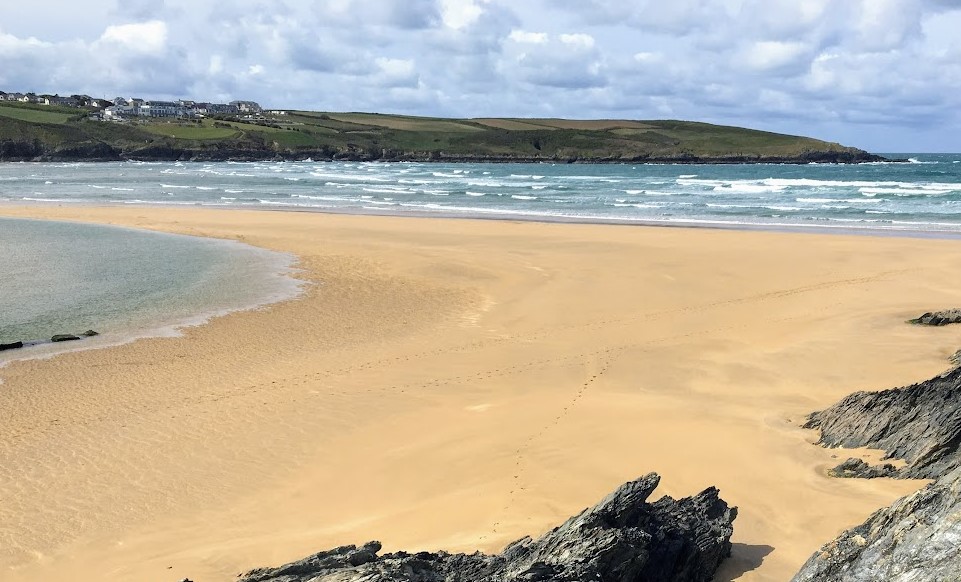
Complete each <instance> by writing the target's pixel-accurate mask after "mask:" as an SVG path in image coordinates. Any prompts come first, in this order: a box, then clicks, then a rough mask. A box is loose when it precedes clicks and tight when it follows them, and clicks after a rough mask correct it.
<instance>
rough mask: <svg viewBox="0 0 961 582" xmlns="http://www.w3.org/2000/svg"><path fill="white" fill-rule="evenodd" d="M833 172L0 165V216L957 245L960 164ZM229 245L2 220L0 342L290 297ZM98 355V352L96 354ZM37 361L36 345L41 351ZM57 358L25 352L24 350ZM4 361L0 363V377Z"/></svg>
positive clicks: (274, 258)
mask: <svg viewBox="0 0 961 582" xmlns="http://www.w3.org/2000/svg"><path fill="white" fill-rule="evenodd" d="M886 156H887V157H889V158H892V159H899V160H905V161H899V162H878V163H868V164H858V165H843V164H840V165H839V164H807V165H778V164H725V165H709V164H598V165H592V164H552V163H539V164H465V163H414V162H410V163H406V162H405V163H384V162H372V163H360V162H324V161H317V162H314V161H310V160H307V161H302V162H246V163H234V162H218V163H199V162H196V163H195V162H164V163H152V162H117V163H4V164H0V205H3V204H14V205H23V204H37V205H136V206H143V207H150V206H154V205H161V206H200V207H214V208H261V209H269V210H277V211H317V212H342V213H357V214H364V213H368V214H391V215H401V216H405V215H409V216H447V217H467V218H490V219H507V220H536V221H571V222H599V223H627V224H651V225H689V226H702V227H716V228H737V229H779V230H811V231H816V232H854V233H858V232H862V233H877V234H894V235H901V236H938V237H957V236H961V154H886ZM292 261H293V259H292V258H291V257H288V256H283V255H279V254H276V253H270V252H268V251H264V250H260V249H255V248H253V247H249V246H245V245H242V244H240V243H235V242H226V241H215V240H210V239H201V238H195V237H186V236H177V235H168V234H160V233H154V232H145V231H138V230H130V229H122V228H116V227H105V226H93V225H85V224H74V223H59V222H49V221H34V220H19V219H17V220H14V219H0V343H5V342H10V341H17V340H21V339H26V340H42V339H44V338H48V337H50V336H51V335H52V334H54V333H64V332H67V333H77V332H81V331H84V330H86V329H88V328H92V329H95V330H97V331H101V332H103V334H104V335H106V336H108V337H109V338H113V339H118V338H121V337H123V338H129V337H134V336H139V335H151V334H156V333H160V331H161V330H162V331H164V332H169V331H170V330H172V329H176V328H177V327H178V326H182V325H186V324H189V323H190V322H196V321H202V320H203V319H204V318H206V317H209V316H210V315H212V314H217V313H222V312H226V311H231V310H236V309H244V308H249V307H251V306H256V305H263V304H266V303H269V302H271V301H277V300H280V299H282V298H285V297H291V296H293V295H295V294H296V293H297V292H298V289H299V288H298V286H297V283H296V280H295V279H294V278H293V277H291V269H292ZM98 341H107V340H98ZM44 346H46V347H44ZM37 348H43V349H46V350H55V349H63V348H59V347H51V346H49V345H48V344H40V345H39V346H37V347H35V348H32V349H33V352H31V353H43V351H42V350H38V349H37ZM7 353H8V352H0V363H2V362H3V358H5V357H6V358H9V357H11V356H9V355H5V354H7Z"/></svg>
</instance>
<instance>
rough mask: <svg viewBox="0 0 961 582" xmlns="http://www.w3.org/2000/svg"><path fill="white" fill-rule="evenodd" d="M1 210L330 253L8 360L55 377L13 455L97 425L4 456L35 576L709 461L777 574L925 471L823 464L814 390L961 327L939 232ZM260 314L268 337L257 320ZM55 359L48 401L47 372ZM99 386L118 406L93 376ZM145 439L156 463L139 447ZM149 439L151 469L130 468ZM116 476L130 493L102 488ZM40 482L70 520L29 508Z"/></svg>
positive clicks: (312, 541) (424, 542) (355, 539)
mask: <svg viewBox="0 0 961 582" xmlns="http://www.w3.org/2000/svg"><path fill="white" fill-rule="evenodd" d="M9 213H14V214H21V215H34V216H40V217H47V218H49V217H53V216H59V217H69V218H72V219H75V220H89V221H94V222H102V223H113V224H124V225H128V226H135V227H139V228H151V229H156V230H167V231H176V232H182V233H183V232H186V233H191V234H196V235H201V236H219V237H223V238H234V239H235V240H242V241H245V242H248V243H250V244H253V245H255V246H260V247H265V248H270V249H272V250H284V251H286V252H293V253H295V254H297V255H298V256H299V257H301V261H302V263H301V264H302V266H303V267H304V269H305V277H306V278H307V279H308V280H314V281H317V282H321V283H322V284H321V285H312V286H310V288H309V289H308V290H307V294H306V296H305V297H304V298H303V299H301V300H297V301H293V302H287V303H283V304H279V305H276V306H273V307H269V308H267V309H265V310H261V311H257V312H244V313H236V314H232V315H230V316H227V317H224V318H218V319H217V320H215V321H212V322H210V323H208V324H207V325H204V326H202V327H198V328H191V329H188V330H186V332H185V334H184V337H183V338H170V339H160V338H157V339H148V340H141V341H138V342H134V343H133V344H128V345H125V346H120V347H117V348H111V349H108V350H98V353H92V352H84V353H79V354H68V355H64V356H61V357H58V358H56V359H54V360H50V361H46V362H34V363H31V364H17V365H16V366H11V367H10V368H8V369H4V370H2V371H0V376H6V375H7V374H8V373H9V374H11V375H12V379H11V382H10V383H9V386H10V391H11V393H4V395H3V396H4V398H8V397H11V396H12V397H14V398H19V399H20V400H19V401H18V403H19V404H24V403H33V404H34V405H35V406H34V408H32V409H28V411H27V412H26V413H25V418H23V419H15V423H14V427H13V428H12V432H6V433H4V435H3V436H4V438H3V439H0V455H3V456H4V457H7V456H8V455H13V454H14V453H16V455H15V456H13V457H7V458H20V456H21V455H28V456H26V457H25V458H27V459H46V458H48V456H49V455H50V454H51V452H52V449H51V447H53V446H54V445H55V444H63V443H64V440H63V439H65V438H67V437H68V436H70V435H74V436H78V437H82V438H80V439H79V440H78V441H77V443H76V445H74V444H72V443H71V442H70V441H67V442H68V448H73V447H74V446H77V447H79V446H81V445H86V446H91V447H92V448H93V450H94V451H99V452H101V453H103V455H104V456H103V458H102V459H100V460H98V462H96V463H90V464H89V465H77V463H76V459H73V460H71V459H70V458H69V455H66V454H57V455H55V456H54V458H53V461H51V462H49V463H45V462H41V463H39V465H40V466H39V467H38V468H35V469H33V470H32V471H27V472H26V473H24V474H29V475H30V478H29V479H26V480H25V482H19V481H18V480H17V479H15V478H13V477H12V475H14V473H13V472H12V471H15V470H16V469H17V468H24V466H23V464H22V462H20V463H13V464H12V465H9V467H10V469H9V470H10V471H11V473H8V474H5V475H4V476H3V478H0V491H7V490H8V489H7V488H9V487H15V488H16V490H17V491H18V492H19V493H18V495H17V496H16V497H15V499H16V501H17V503H18V505H17V509H16V510H14V512H13V515H20V516H22V518H23V523H20V520H17V521H11V522H10V523H16V525H14V526H13V529H11V530H10V531H15V532H17V533H19V534H21V536H22V537H23V538H25V539H32V540H33V542H32V543H33V546H31V547H32V548H34V549H33V551H34V552H35V553H36V554H39V555H40V556H41V557H40V558H39V559H37V560H36V561H35V562H30V561H28V562H27V565H22V563H21V566H20V567H18V568H17V569H14V570H8V571H9V572H10V575H11V576H12V577H11V580H17V581H19V580H35V579H45V580H56V579H61V578H62V579H66V578H67V575H66V574H67V572H66V571H69V573H70V579H81V580H82V579H88V578H89V579H94V578H97V577H98V576H99V579H103V578H107V579H117V580H133V579H144V578H146V577H148V576H152V577H154V578H156V577H157V576H158V575H159V576H166V577H168V578H171V579H179V578H181V577H184V576H190V577H192V578H201V579H204V580H207V579H223V580H227V579H230V578H231V577H232V576H233V575H235V574H237V573H239V572H240V571H241V570H244V569H246V568H247V567H254V566H262V565H266V564H271V563H281V562H283V561H285V560H286V559H292V558H297V557H299V556H301V555H303V554H307V553H309V552H311V551H313V550H314V549H316V548H317V547H327V546H330V547H333V546H335V545H338V544H340V543H359V542H362V541H366V539H368V538H370V539H373V538H381V539H382V540H383V541H385V544H386V545H387V546H388V547H389V548H390V547H400V546H406V547H407V548H409V549H412V548H417V547H424V548H425V549H441V548H443V549H451V550H461V549H462V550H468V551H471V550H474V549H486V550H495V549H500V546H502V545H503V544H504V543H506V542H509V541H511V540H513V539H515V538H517V537H520V536H521V535H525V534H535V533H538V532H539V531H540V530H539V528H543V527H546V526H548V525H550V524H552V523H554V522H556V521H557V517H560V516H566V515H568V514H570V513H572V512H574V511H577V510H579V509H580V508H582V507H583V506H584V505H586V504H587V503H588V502H591V501H592V500H593V499H594V497H596V496H597V495H599V494H601V493H603V492H605V491H606V490H607V489H609V488H610V486H611V485H612V484H617V483H619V482H622V481H623V480H624V478H625V476H626V478H634V477H636V476H637V475H639V474H643V473H646V472H647V471H654V470H656V471H658V472H660V473H661V474H662V475H664V482H663V485H664V488H665V490H664V491H663V492H664V493H675V492H686V491H690V490H698V489H699V488H704V487H707V486H709V485H718V486H719V487H720V489H721V493H722V495H723V496H724V497H725V498H726V499H729V500H731V501H732V502H733V504H735V505H738V506H739V507H740V511H741V514H740V515H741V517H739V519H738V522H737V523H736V524H735V538H734V541H735V542H736V547H735V559H734V560H732V561H731V562H730V564H729V565H728V566H727V568H728V571H727V574H726V575H727V576H728V577H729V578H732V579H733V577H734V574H736V573H737V572H736V570H737V569H741V570H744V571H746V573H745V574H744V575H743V576H742V577H741V578H740V579H743V580H778V579H786V577H787V576H784V574H787V575H788V576H789V575H790V574H792V573H793V570H791V568H792V567H793V569H794V570H796V569H797V567H798V566H799V565H800V564H801V563H803V561H804V559H806V558H807V556H808V555H809V554H810V552H811V551H813V550H814V549H816V548H817V547H818V546H819V545H820V544H822V543H824V542H825V541H827V540H828V539H830V538H831V537H833V535H835V534H836V532H839V531H841V530H842V529H844V528H845V527H848V526H850V525H852V524H854V523H857V522H859V521H861V520H863V518H864V517H866V516H867V514H868V513H870V512H871V511H873V509H876V508H878V507H881V506H882V505H886V504H887V503H889V502H890V501H891V500H893V499H894V498H895V497H897V496H899V495H900V494H903V493H905V492H907V491H910V490H913V488H916V487H918V486H919V484H918V483H908V482H887V481H877V482H867V483H862V482H851V481H839V480H831V479H828V478H827V477H825V476H823V475H822V474H821V473H823V471H822V469H823V470H826V468H827V467H828V466H829V465H830V464H831V462H832V459H831V455H832V451H824V450H820V449H818V448H817V447H814V446H811V445H810V444H809V443H810V442H812V441H813V436H814V435H811V434H809V432H808V431H803V430H801V429H800V428H799V423H801V422H802V421H803V415H805V414H806V413H807V412H810V411H812V410H815V409H818V408H820V407H823V406H824V405H827V404H830V403H831V402H833V401H834V400H836V399H837V398H838V397H840V396H844V395H846V394H847V393H850V392H853V391H854V390H857V389H872V388H875V387H876V388H881V387H887V386H892V385H897V384H899V383H907V382H908V381H913V379H914V378H916V377H919V376H922V375H924V374H930V373H932V372H937V371H939V370H940V369H943V368H944V367H946V363H945V362H944V361H942V357H944V356H946V355H949V354H950V353H953V351H954V350H955V349H957V343H959V340H961V336H959V334H958V332H956V331H954V330H950V329H948V330H938V331H937V333H936V334H932V332H931V331H930V330H926V331H923V332H919V331H918V330H914V329H911V328H910V326H903V324H902V323H901V322H903V320H904V319H907V317H909V316H913V315H916V313H915V312H919V311H923V310H924V309H926V308H928V307H930V306H931V305H943V304H950V303H953V302H954V294H953V290H954V289H956V288H957V284H958V282H959V281H958V280H957V279H959V277H958V276H957V275H956V274H955V272H954V271H955V269H954V268H953V264H954V262H953V260H952V259H953V255H954V249H953V244H954V243H953V242H952V241H947V240H924V239H911V238H900V239H897V240H893V239H891V238H890V237H878V238H873V237H864V236H859V237H848V236H843V235H838V236H832V237H816V236H815V237H812V236H808V235H806V234H805V235H804V238H799V237H800V236H801V235H798V234H794V233H781V232H778V233H772V232H759V231H743V230H738V231H729V230H720V229H717V230H715V229H686V228H681V227H678V228H670V229H651V228H647V227H640V228H632V229H628V228H623V227H618V226H614V225H609V226H608V225H605V226H598V225H583V224H564V223H554V222H552V223H540V222H519V221H499V220H481V221H477V220H457V221H451V220H448V219H442V218H432V219H429V220H423V219H418V220H417V221H411V220H406V221H405V220H404V218H399V217H379V216H370V215H365V216H355V215H341V214H324V213H316V212H310V213H303V212H293V213H292V212H287V213H279V212H257V211H249V210H240V209H237V210H236V211H233V212H223V211H222V210H207V209H204V210H198V209H170V208H155V207H151V208H150V209H149V210H148V209H147V208H144V207H126V208H117V207H110V208H96V207H79V206H76V207H70V208H55V207H50V206H43V207H41V206H29V207H20V208H14V207H10V206H6V205H4V206H0V214H4V215H7V214H9ZM251 330H257V331H258V333H259V334H260V335H259V336H258V337H260V338H262V341H261V342H260V343H258V344H257V345H256V346H250V345H247V344H248V343H249V342H244V341H241V337H242V336H241V333H242V332H243V331H247V332H249V331H251ZM292 332H296V333H295V334H293V335H292ZM865 337H869V338H871V342H872V343H871V345H866V346H865V345H858V342H859V341H860V342H863V341H864V339H863V338H865ZM14 368H16V369H15V370H14ZM121 370H122V371H124V372H125V373H129V375H128V377H127V379H124V378H118V377H117V372H118V371H121ZM133 378H136V380H137V382H136V386H133V385H131V384H130V381H131V379H133ZM595 378H599V380H597V381H596V382H593V381H592V380H594V379H595ZM38 379H42V380H44V381H45V382H46V383H47V384H48V388H47V389H48V390H49V391H50V392H49V393H48V394H45V395H44V397H43V399H44V402H42V403H38V402H37V400H36V398H38V397H39V395H35V396H31V395H30V394H28V393H27V391H26V390H27V387H28V386H29V385H30V383H31V382H34V381H36V380H38ZM68 386H70V387H71V388H72V391H71V392H68V391H67V390H66V388H67V387H68ZM92 392H93V393H95V394H96V395H97V398H98V399H97V400H95V403H96V404H98V405H100V406H105V407H107V409H108V410H110V411H112V412H111V413H109V414H107V415H105V414H104V413H103V412H97V411H95V410H92V406H91V405H90V404H89V403H87V404H85V403H84V402H83V401H81V400H80V398H81V397H85V396H90V395H91V393H92ZM4 405H7V402H6V401H5V402H4ZM60 405H63V406H65V408H62V407H61V408H58V406H60ZM8 409H9V408H8ZM64 413H66V416H65V414H64ZM54 417H56V418H57V422H56V423H53V422H50V421H52V419H53V418H54ZM172 418H173V419H175V420H171V419H172ZM44 419H46V420H47V422H46V423H44V422H38V420H39V421H42V420H44ZM224 419H226V420H224ZM122 424H127V425H128V426H126V427H124V430H123V431H120V432H121V434H122V438H119V439H118V437H117V436H116V431H117V430H118V427H120V426H121V425H122ZM132 424H136V426H130V425H132ZM171 424H172V425H173V426H175V427H177V430H172V429H171ZM32 426H34V427H36V426H39V427H41V428H31V427H32ZM423 427H430V428H429V430H423ZM612 429H614V430H612ZM181 430H182V431H183V433H182V434H181V432H180V431H181ZM127 433H129V434H127ZM248 433H249V434H248ZM11 437H13V438H11ZM144 443H149V444H150V445H151V449H150V450H151V451H152V453H156V457H152V458H151V463H153V464H154V465H156V467H144V466H142V465H137V464H136V463H134V464H133V465H130V462H131V461H134V460H135V459H136V458H137V456H136V453H142V452H143V450H144V449H143V446H144ZM88 454H92V453H88ZM358 459H363V462H357V460H358ZM125 463H126V464H125ZM205 463H207V464H205ZM0 466H2V464H0ZM122 469H123V470H122ZM131 469H132V470H134V472H135V475H136V479H135V480H134V483H135V486H133V487H130V489H132V490H131V491H120V492H118V491H117V489H118V486H117V485H116V484H115V485H114V486H113V488H111V485H110V484H111V483H113V482H114V481H116V482H118V483H129V480H130V478H131V475H130V473H129V471H130V470H131ZM161 469H163V470H165V471H161ZM138 470H140V471H143V473H136V471H138ZM751 473H753V474H751ZM68 476H69V477H70V478H71V479H76V480H77V481H76V482H78V483H82V484H83V487H82V488H80V489H78V490H76V491H74V492H73V495H72V497H73V500H72V504H73V505H71V503H67V502H66V500H65V499H64V495H66V494H65V492H64V491H54V490H52V486H53V485H49V486H47V485H44V484H43V483H42V482H40V481H41V480H40V479H39V477H45V478H47V479H49V480H50V481H51V483H53V484H56V483H60V484H62V483H63V481H62V479H66V478H67V477H68ZM159 492H167V494H168V495H169V496H170V497H171V500H170V501H169V503H170V504H171V505H170V506H163V503H164V502H163V501H160V500H157V499H154V498H153V497H152V495H156V494H158V493H159ZM27 493H30V495H31V497H26V494H27ZM118 493H119V498H118V500H119V501H120V502H121V504H122V503H127V504H128V505H125V507H132V508H135V510H132V511H130V512H129V514H122V515H117V514H118V512H117V511H116V510H110V509H109V508H107V509H106V510H103V509H101V511H105V513H106V515H97V513H96V508H98V507H100V505H99V504H98V503H100V502H99V501H98V500H103V499H106V498H108V497H109V496H110V495H113V496H114V497H117V496H118ZM33 497H36V499H33ZM798 506H802V507H798ZM18 512H19V513H18ZM33 512H40V513H33ZM43 512H50V513H52V514H55V515H59V516H60V517H61V518H62V520H63V524H64V525H63V527H62V528H61V530H60V531H44V530H43V527H41V525H36V524H31V523H27V521H28V520H27V519H26V518H27V517H28V516H31V515H33V516H36V515H43V514H44V513H43ZM85 512H89V513H90V514H91V515H95V516H96V517H95V518H94V519H92V520H91V522H90V523H86V522H85V521H84V520H83V516H84V515H85ZM121 513H122V512H121ZM48 515H49V514H48ZM5 517H7V516H5ZM5 523H6V521H5ZM18 528H19V529H18ZM25 532H26V533H27V534H29V535H25V536H24V533H25ZM831 532H834V533H831ZM829 533H830V535H827V534H829ZM2 546H3V544H0V547H2ZM14 561H15V560H14V559H13V558H11V557H10V556H8V555H0V567H4V568H7V567H9V565H10V564H12V563H14ZM21 562H22V560H21ZM167 562H170V563H169V564H168V563H167ZM168 565H171V566H173V569H172V570H166V567H167V566H168ZM98 568H99V569H98ZM723 572H724V570H722V573H723ZM77 576H79V578H77Z"/></svg>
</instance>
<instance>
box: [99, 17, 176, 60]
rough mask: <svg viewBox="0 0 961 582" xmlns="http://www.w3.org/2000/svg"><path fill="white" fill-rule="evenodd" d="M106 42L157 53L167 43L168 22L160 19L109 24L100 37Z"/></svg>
mask: <svg viewBox="0 0 961 582" xmlns="http://www.w3.org/2000/svg"><path fill="white" fill-rule="evenodd" d="M100 41H101V42H103V43H106V44H116V45H119V47H120V48H121V49H124V50H132V51H137V52H141V53H156V52H160V51H162V50H164V48H165V47H166V44H167V24H166V23H165V22H162V21H160V20H151V21H149V22H138V23H133V24H118V25H113V26H108V27H107V29H106V30H105V31H104V32H103V35H102V36H101V37H100Z"/></svg>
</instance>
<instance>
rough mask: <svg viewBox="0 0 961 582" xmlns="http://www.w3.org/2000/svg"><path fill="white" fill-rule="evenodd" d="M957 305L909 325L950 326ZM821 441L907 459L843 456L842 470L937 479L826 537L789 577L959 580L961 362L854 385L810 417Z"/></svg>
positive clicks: (829, 581) (825, 581) (802, 581)
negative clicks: (924, 375)
mask: <svg viewBox="0 0 961 582" xmlns="http://www.w3.org/2000/svg"><path fill="white" fill-rule="evenodd" d="M959 313H961V311H959V310H946V311H941V312H933V313H926V314H924V315H922V316H921V317H919V318H916V319H913V320H911V323H919V324H924V325H933V326H940V325H947V324H950V323H957V322H958V318H957V317H955V316H956V315H958V314H959ZM805 426H806V427H807V428H812V429H819V430H820V431H821V437H820V440H819V442H820V444H822V445H824V446H826V447H870V448H875V449H882V450H884V451H885V453H886V459H899V460H902V461H904V462H905V465H904V466H903V467H901V468H896V467H895V466H894V465H893V464H890V463H885V464H883V465H881V466H871V465H868V464H867V463H865V462H863V461H860V460H857V459H848V460H847V461H845V462H844V463H842V464H841V465H839V466H838V467H835V468H834V469H833V470H832V472H831V473H832V475H835V476H839V477H863V478H874V477H896V478H922V479H934V480H935V481H934V482H933V483H931V484H929V485H928V486H927V487H925V488H924V489H922V490H920V491H918V492H917V493H915V494H913V495H909V496H907V497H904V498H902V499H900V500H898V501H896V502H895V503H894V504H893V505H891V506H890V507H886V508H884V509H881V510H879V511H877V512H875V513H874V514H873V515H872V516H871V517H870V518H868V520H867V521H866V522H864V523H863V524H861V525H859V526H857V527H854V528H852V529H849V530H847V531H846V532H844V533H842V534H841V535H840V536H839V537H838V538H837V539H835V540H834V541H832V542H830V543H828V544H825V545H824V546H823V547H822V548H821V549H820V550H819V551H818V552H816V553H815V554H814V555H813V556H811V558H810V559H808V561H807V562H806V563H805V564H804V566H803V567H802V568H801V570H800V571H799V572H798V573H797V575H795V577H794V578H793V581H794V582H815V581H817V582H833V581H837V582H842V581H843V582H861V581H864V582H867V581H871V580H905V581H907V580H911V581H912V582H936V581H937V582H940V581H945V580H959V579H961V552H959V551H958V540H961V452H959V449H961V368H957V367H956V368H954V369H952V370H950V371H948V372H946V373H944V374H941V375H939V376H936V377H934V378H931V379H930V380H926V381H924V382H919V383H917V384H913V385H911V386H907V387H903V388H895V389H892V390H883V391H881V392H856V393H854V394H851V395H850V396H848V397H846V398H844V399H843V400H841V401H840V402H838V403H837V404H835V405H834V406H831V407H830V408H827V409H825V410H822V411H820V412H815V413H813V414H811V415H810V417H809V418H808V422H807V424H806V425H805Z"/></svg>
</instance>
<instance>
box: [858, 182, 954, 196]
mask: <svg viewBox="0 0 961 582" xmlns="http://www.w3.org/2000/svg"><path fill="white" fill-rule="evenodd" d="M959 190H961V184H959V185H958V188H957V189H950V190H943V189H935V188H923V187H922V188H861V189H860V190H859V191H860V192H861V193H862V194H869V195H872V196H874V195H877V194H894V195H895V196H941V195H944V194H950V193H951V192H957V191H959Z"/></svg>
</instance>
